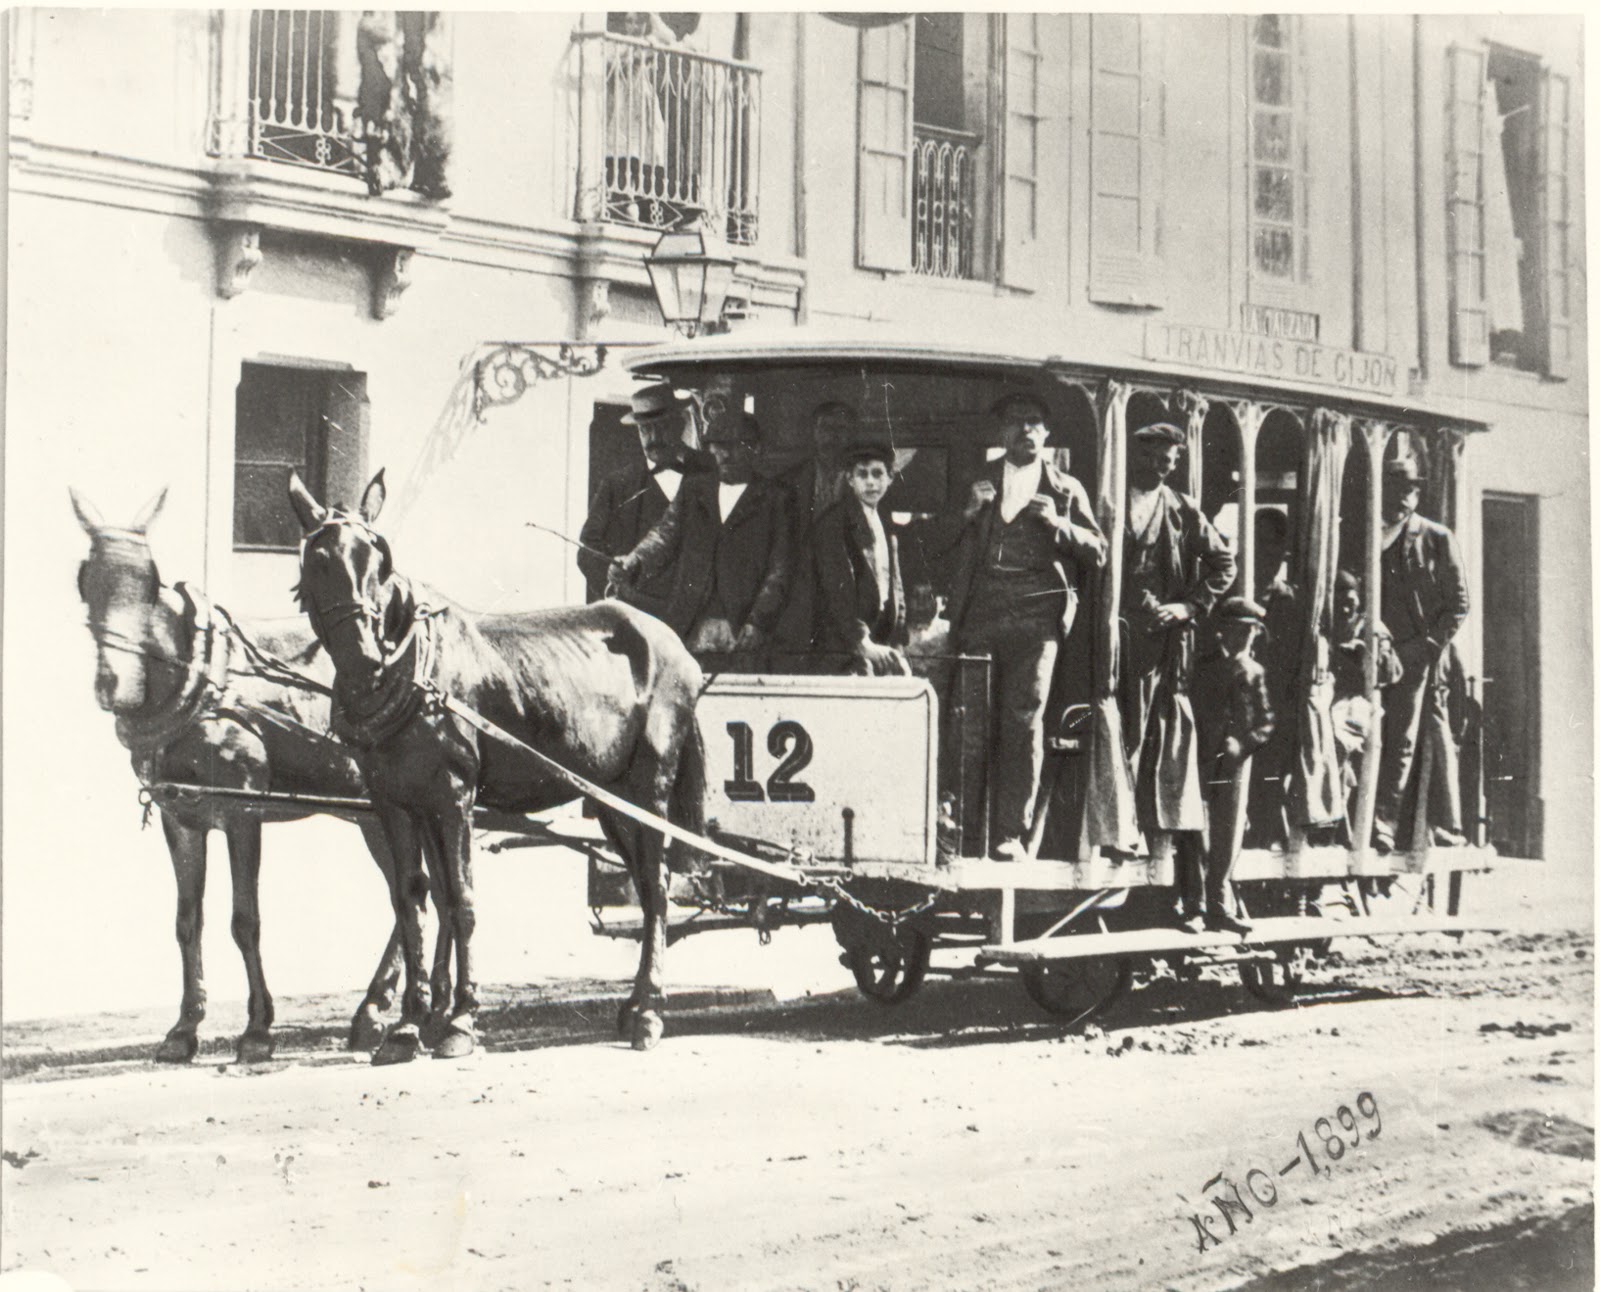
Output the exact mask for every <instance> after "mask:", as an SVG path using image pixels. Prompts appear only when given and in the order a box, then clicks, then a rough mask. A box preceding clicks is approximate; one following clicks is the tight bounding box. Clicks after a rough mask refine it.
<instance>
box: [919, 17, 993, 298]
mask: <svg viewBox="0 0 1600 1292" xmlns="http://www.w3.org/2000/svg"><path fill="white" fill-rule="evenodd" d="M913 21H914V23H915V30H916V48H915V51H914V54H913V58H912V67H913V68H914V69H915V75H914V77H913V82H912V94H911V114H912V148H913V156H914V158H915V168H914V172H913V178H912V184H913V186H914V187H913V197H912V212H911V270H912V272H913V273H918V274H929V275H932V276H934V277H937V278H972V277H974V276H975V275H974V272H973V271H974V264H973V250H974V248H973V233H974V229H975V226H976V223H977V196H978V195H977V164H978V150H979V148H980V147H981V145H982V143H983V136H982V134H981V132H980V131H978V130H974V129H972V128H971V127H972V126H973V125H979V126H981V125H982V122H981V119H980V120H979V121H976V122H970V121H969V120H968V111H967V104H966V86H965V76H964V67H965V62H964V58H965V54H966V45H967V42H966V40H965V36H966V24H967V19H966V16H965V15H963V14H959V13H919V14H917V15H916V17H915V18H914V19H913ZM973 115H976V114H973Z"/></svg>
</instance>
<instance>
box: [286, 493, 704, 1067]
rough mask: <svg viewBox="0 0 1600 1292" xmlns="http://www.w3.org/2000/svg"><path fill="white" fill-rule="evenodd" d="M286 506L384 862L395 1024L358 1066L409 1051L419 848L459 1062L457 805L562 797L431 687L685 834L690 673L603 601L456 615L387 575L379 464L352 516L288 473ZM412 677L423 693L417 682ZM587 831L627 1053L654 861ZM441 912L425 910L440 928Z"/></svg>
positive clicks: (646, 1019) (461, 958)
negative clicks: (623, 878) (636, 905)
mask: <svg viewBox="0 0 1600 1292" xmlns="http://www.w3.org/2000/svg"><path fill="white" fill-rule="evenodd" d="M289 493H290V497H291V498H292V500H293V502H294V507H295V511H296V512H297V513H298V514H299V517H300V522H301V524H302V526H303V527H304V528H305V531H306V537H305V542H304V545H303V547H302V549H301V555H300V603H301V605H302V606H303V607H304V608H305V610H306V613H307V614H308V615H309V616H310V619H311V623H312V627H313V628H314V630H315V631H316V633H317V635H318V637H319V638H320V639H321V640H322V642H323V644H324V645H325V646H327V648H328V651H329V653H330V654H331V655H332V656H333V662H334V667H335V670H336V674H337V681H336V683H335V687H334V690H335V701H336V705H337V707H338V709H339V712H340V714H341V715H342V720H343V723H344V729H345V730H348V731H349V732H350V734H351V738H352V739H353V740H354V741H355V742H356V744H357V746H358V749H359V751H360V752H359V753H358V755H357V758H358V761H359V762H360V764H361V769H362V772H363V773H364V774H365V776H366V779H367V784H368V786H369V787H370V789H371V793H372V799H373V803H374V805H375V806H376V807H377V808H378V812H379V816H380V819H381V820H382V822H383V826H384V829H385V830H386V831H387V832H388V836H389V844H390V847H391V849H392V850H393V853H394V859H395V876H394V885H395V889H394V893H395V898H394V900H395V912H396V916H397V918H399V919H400V921H401V930H402V937H403V947H404V955H405V965H406V989H405V995H404V998H403V1000H404V1004H403V1009H402V1015H401V1021H400V1023H399V1024H398V1025H397V1026H396V1027H394V1028H391V1029H390V1032H389V1035H388V1037H387V1038H385V1040H384V1043H383V1045H382V1046H381V1047H379V1050H378V1053H377V1054H375V1055H374V1056H373V1062H375V1063H379V1062H383V1063H392V1062H402V1061H404V1060H406V1059H410V1058H412V1057H413V1056H414V1055H415V1054H416V1052H417V1049H418V1047H419V1045H420V1036H419V1031H418V1028H419V1025H420V1024H421V1023H422V1022H423V1021H424V1018H425V1016H426V1015H427V1013H428V992H429V984H428V982H427V981H426V980H425V979H424V977H423V974H422V942H421V927H420V917H421V910H422V897H423V893H424V886H423V880H422V853H423V851H424V850H426V852H427V854H428V857H429V863H430V865H433V866H436V868H437V869H438V870H439V871H440V872H441V873H442V876H443V881H444V882H443V883H442V884H440V885H439V887H440V888H442V889H443V890H444V892H443V895H442V902H443V908H444V910H447V911H448V912H449V919H450V920H451V922H452V928H453V931H454V935H455V947H456V983H455V996H454V1000H453V1002H452V1008H451V1015H450V1020H449V1026H448V1029H447V1031H446V1033H445V1035H444V1037H443V1039H442V1040H441V1041H440V1042H439V1043H438V1045H436V1046H435V1047H434V1057H435V1058H453V1057H457V1056H459V1055H463V1054H467V1053H470V1052H471V1051H472V1049H473V1046H474V1036H475V1032H474V1025H473V1015H474V1012H475V1011H476V1009H477V1006H478V1001H477V993H476V982H475V980H474V977H473V969H472V931H473V926H474V923H475V922H476V914H475V912H474V909H473V895H472V810H473V806H474V803H475V802H476V803H481V804H484V805H486V806H489V807H492V808H496V809H499V810H501V811H509V812H519V813H520V812H536V811H541V810H544V809H547V808H551V807H554V806H556V805H558V804H561V803H565V802H568V801H570V800H572V799H573V798H575V797H577V794H576V792H575V791H574V790H573V788H572V787H571V785H570V784H569V783H568V782H567V781H566V780H564V779H562V778H561V777H559V776H558V775H556V774H554V773H552V772H550V771H549V770H548V769H546V768H544V767H542V766H540V765H538V764H537V763H536V762H535V760H533V759H532V758H530V757H529V756H528V755H526V754H524V753H522V752H520V751H518V750H516V749H514V748H511V747H509V746H507V745H505V744H503V743H500V742H498V741H496V740H495V739H493V738H490V737H486V736H482V735H480V734H479V732H478V731H477V730H476V729H474V727H473V726H471V725H470V724H469V723H467V722H466V721H465V720H464V719H462V718H460V717H458V716H456V715H455V714H453V713H450V712H449V711H447V710H445V709H444V708H443V707H442V706H441V704H440V703H439V702H438V698H437V697H438V695H439V694H443V695H448V696H450V697H452V698H453V699H455V700H456V701H459V702H460V703H461V704H463V705H465V706H467V707H469V708H471V709H473V710H475V711H476V712H477V713H478V714H479V715H481V716H482V717H484V718H487V719H488V720H489V721H490V722H492V723H494V724H495V725H496V726H498V727H500V728H501V729H502V730H504V731H506V732H508V733H510V734H511V735H513V736H515V737H516V738H517V739H518V740H520V741H523V742H524V743H526V744H527V745H529V746H531V747H533V748H534V749H537V750H538V751H540V752H541V753H542V754H544V755H546V756H547V757H549V758H552V759H554V760H555V761H556V762H558V763H559V764H561V765H562V766H563V767H565V768H567V769H569V770H571V771H573V772H576V773H578V774H579V775H581V776H584V777H587V778H588V779H589V780H591V781H593V782H595V783H597V784H598V785H600V786H601V787H602V788H604V789H607V790H610V791H611V792H613V793H615V794H617V795H618V796H620V797H622V798H624V799H626V800H628V801H629V802H631V803H635V804H637V805H638V806H640V807H641V808H644V809H647V810H648V811H650V812H653V813H655V814H657V815H658V816H661V817H666V818H669V819H670V820H672V821H673V822H675V823H676V824H679V825H683V826H686V827H688V828H690V829H693V830H698V829H699V828H700V825H701V814H702V811H703V806H704V805H703V796H704V773H705V767H704V752H703V750H702V748H701V744H700V735H699V731H698V729H697V728H696V726H695V718H694V706H695V701H696V699H697V698H698V696H699V692H700V687H701V676H700V669H699V666H698V665H696V664H695V662H694V659H693V657H691V656H690V654H689V652H688V651H687V650H686V649H684V646H683V643H682V642H680V641H679V640H678V638H677V635H676V634H675V633H674V632H673V631H672V630H671V629H670V628H668V627H667V626H666V625H665V624H663V623H661V622H660V621H659V620H657V619H652V618H651V617H650V616H649V615H646V614H642V613H640V612H639V611H637V610H634V609H633V608H632V607H630V606H625V605H622V604H621V603H619V602H615V601H603V602H599V603H597V604H595V605H591V606H583V607H578V608H566V609H554V610H534V611H527V612H524V613H521V614H505V615H484V616H477V615H472V614H470V613H468V612H466V611H463V610H462V609H460V608H459V607H457V606H453V605H449V604H448V603H447V602H445V601H444V600H443V599H442V598H440V597H438V596H437V595H436V594H435V593H433V592H432V591H431V590H429V589H427V588H425V587H423V586H422V585H420V584H412V583H410V582H409V581H408V580H407V579H405V578H404V577H403V576H401V575H399V574H397V573H396V572H395V570H394V563H393V560H392V559H391V557H390V553H389V546H388V544H387V542H386V541H385V540H384V539H383V538H381V537H380V536H379V535H378V534H377V533H375V532H374V531H373V530H372V528H371V525H372V522H373V521H375V520H376V519H377V517H378V513H379V511H380V510H381V509H382V507H383V500H384V485H383V472H381V471H380V472H379V473H378V474H377V476H375V477H374V478H373V480H372V483H371V484H369V485H368V486H367V489H366V492H365V494H364V495H363V496H362V499H361V507H360V512H359V514H358V515H346V514H344V513H342V512H337V511H330V510H329V509H327V508H325V507H323V506H322V505H321V504H320V503H318V502H317V501H316V499H314V498H313V497H312V496H311V495H310V493H308V492H307V490H306V488H305V486H304V485H302V484H301V482H300V480H299V478H298V477H291V478H290V482H289ZM424 683H426V684H429V686H431V688H433V689H432V690H429V689H425V687H424V686H423V685H422V684H424ZM600 821H601V826H602V828H603V829H604V831H605V833H606V836H607V838H608V839H609V840H610V841H611V843H612V845H613V846H614V847H615V848H616V849H617V851H618V852H619V853H620V854H621V856H622V857H623V859H624V860H625V862H626V863H627V865H628V868H629V870H630V872H631V874H632V876H633V880H634V883H635V885H636V886H637V888H638V890H639V898H640V905H641V906H642V908H643V910H644V914H645V919H646V931H645V936H644V938H643V940H642V946H641V949H640V957H639V971H638V975H637V977H636V978H635V980H634V987H633V993H632V995H631V996H630V998H629V1000H628V1001H627V1002H626V1004H625V1005H624V1006H623V1009H622V1014H621V1016H620V1017H619V1019H618V1024H619V1027H621V1028H624V1029H627V1028H628V1027H629V1026H630V1024H631V1031H632V1040H633V1045H634V1047H635V1048H636V1049H641V1050H644V1049H649V1048H650V1047H651V1046H653V1045H654V1044H655V1043H656V1041H657V1040H659V1039H660V1036H661V1026H662V1025H661V1012H660V1011H661V1005H662V994H661V990H662V988H661V968H662V958H663V954H664V952H665V948H666V915H667V905H666V893H667V873H666V862H667V853H668V849H667V848H666V847H665V846H664V844H663V841H662V838H661V835H660V833H659V832H658V831H655V830H649V829H646V828H644V827H642V826H640V825H638V824H636V823H635V822H633V821H632V820H631V819H629V818H628V817H626V816H624V815H622V814H621V813H618V812H614V811H612V810H611V809H609V808H601V809H600ZM444 918H445V917H444V914H443V912H441V920H443V919H444Z"/></svg>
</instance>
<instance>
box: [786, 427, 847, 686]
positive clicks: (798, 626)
mask: <svg viewBox="0 0 1600 1292" xmlns="http://www.w3.org/2000/svg"><path fill="white" fill-rule="evenodd" d="M855 435H856V410H855V409H853V408H851V407H850V405H848V404H841V403H839V402H838V401H837V400H833V401H829V402H828V403H824V404H819V405H817V407H816V408H814V409H812V411H811V448H812V456H810V457H808V458H805V459H804V460H803V461H801V462H799V463H798V464H797V465H795V466H793V467H791V468H790V469H789V470H787V471H785V472H784V473H783V474H782V476H781V477H779V480H780V482H781V483H782V485H783V487H784V488H785V489H786V490H787V491H788V493H789V515H790V518H791V520H792V522H793V526H794V529H793V533H792V535H791V537H792V538H793V540H794V550H795V551H796V552H797V553H799V552H806V551H808V550H809V549H810V546H811V527H812V525H813V524H815V523H816V521H817V518H818V517H820V516H821V515H822V514H823V512H825V511H827V510H828V508H830V507H832V506H833V505H834V504H835V503H837V502H838V501H839V500H840V499H841V498H844V497H846V496H847V495H848V492H849V491H848V490H847V489H846V488H845V479H844V477H845V467H846V465H847V464H846V462H845V458H844V453H845V450H846V448H847V447H848V446H849V445H850V444H851V443H852V442H853V440H854V439H855ZM809 564H810V562H809V560H808V559H798V560H797V568H805V569H807V570H809ZM815 592H816V589H815V587H814V586H813V584H812V581H811V579H810V578H809V577H805V578H800V579H797V580H796V581H795V586H794V587H793V588H791V589H790V594H789V600H788V603H787V604H786V605H785V606H784V608H783V614H782V615H781V616H779V619H778V625H777V630H776V640H775V642H774V645H775V646H776V648H777V650H778V651H780V652H782V654H783V655H784V657H785V658H784V660H783V662H782V665H781V667H783V668H784V670H785V671H787V670H788V669H790V668H806V667H808V664H807V663H806V662H804V661H803V659H802V658H801V657H803V656H804V655H806V654H807V653H808V652H809V651H810V650H811V641H812V637H813V636H814V634H815V632H816V629H817V624H816V618H817V614H818V611H819V608H818V606H817V605H816V601H815Z"/></svg>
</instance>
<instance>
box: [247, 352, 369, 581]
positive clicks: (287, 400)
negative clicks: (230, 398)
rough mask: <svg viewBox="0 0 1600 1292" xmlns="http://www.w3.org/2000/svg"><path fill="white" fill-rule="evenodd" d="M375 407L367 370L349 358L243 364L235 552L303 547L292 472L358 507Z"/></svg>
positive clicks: (334, 499)
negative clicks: (358, 368) (342, 361)
mask: <svg viewBox="0 0 1600 1292" xmlns="http://www.w3.org/2000/svg"><path fill="white" fill-rule="evenodd" d="M370 407H371V406H370V403H369V402H368V398H367V374H366V373H364V372H357V371H356V370H355V369H354V368H351V367H349V366H348V365H345V364H328V363H311V362H303V361H297V362H289V363H282V362H272V361H265V360H263V361H256V360H246V361H244V362H243V363H241V364H240V370H239V384H238V386H237V388H236V392H235V403H234V449H233V501H232V510H233V550H234V551H236V552H285V553H294V552H297V551H298V550H299V546H300V522H299V520H298V519H297V518H296V517H295V514H294V509H293V508H292V507H291V506H290V503H289V494H288V481H289V473H290V472H291V471H297V472H298V473H299V474H300V477H301V479H302V480H304V481H305V483H306V486H307V488H309V489H310V490H311V492H312V493H313V494H315V495H316V496H317V497H318V498H321V499H322V500H323V501H324V502H325V503H326V504H327V505H329V506H341V505H342V506H351V505H354V503H355V502H356V500H357V498H359V496H360V489H361V487H362V485H363V484H364V483H365V481H366V478H367V444H368V439H369V435H370V424H371V417H370ZM296 429H298V431H299V435H300V443H299V447H298V450H297V449H296V448H295V446H294V443H293V439H294V433H295V430H296Z"/></svg>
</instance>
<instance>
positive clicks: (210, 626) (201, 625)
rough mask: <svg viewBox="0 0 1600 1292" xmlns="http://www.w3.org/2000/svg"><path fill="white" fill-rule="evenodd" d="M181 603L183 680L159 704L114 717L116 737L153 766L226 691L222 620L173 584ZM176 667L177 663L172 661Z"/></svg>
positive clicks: (228, 651) (201, 596) (228, 650)
mask: <svg viewBox="0 0 1600 1292" xmlns="http://www.w3.org/2000/svg"><path fill="white" fill-rule="evenodd" d="M173 590H174V591H175V592H177V594H178V595H179V596H180V597H182V598H183V606H184V609H183V622H184V628H185V629H186V633H185V636H186V637H187V639H188V652H189V657H188V659H187V660H183V661H181V662H182V664H183V666H184V675H183V681H182V682H180V683H179V684H178V686H177V688H176V689H175V690H174V691H173V693H172V694H171V695H170V696H168V697H167V699H166V700H164V701H163V702H162V703H160V704H158V705H156V706H154V707H150V706H143V707H141V708H139V709H136V710H134V711H133V712H132V713H125V714H119V715H118V717H117V738H118V739H119V740H121V741H122V743H123V744H124V745H125V746H127V748H128V750H129V751H130V752H131V753H133V754H134V755H135V756H136V757H138V758H140V759H141V760H143V761H146V762H153V761H154V760H155V759H156V758H157V757H159V756H160V754H161V752H162V750H164V749H165V748H166V747H167V746H168V745H170V744H171V743H172V742H173V741H174V740H176V739H177V738H178V736H179V735H181V734H182V733H183V732H184V731H185V730H186V729H187V728H188V727H189V726H190V725H192V724H193V723H194V722H195V721H196V720H198V719H199V718H200V716H201V715H202V713H203V712H204V711H206V710H207V709H208V707H210V708H214V707H215V705H216V703H217V702H218V701H220V700H221V698H222V697H223V695H224V694H225V693H226V691H227V687H228V662H229V659H230V658H231V656H232V653H233V635H232V632H231V631H230V629H229V625H228V622H227V620H226V617H225V616H219V615H217V614H215V613H213V610H212V606H211V602H210V599H209V598H207V596H206V595H205V593H203V592H198V591H196V590H194V589H192V588H190V587H189V585H188V584H187V583H178V584H175V585H174V587H173ZM174 662H175V663H176V662H179V661H174Z"/></svg>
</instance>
